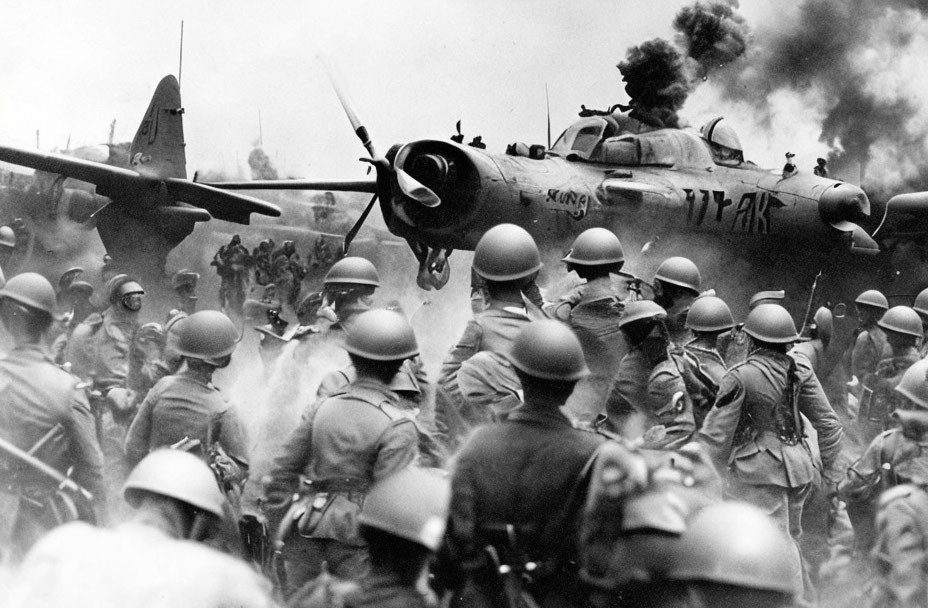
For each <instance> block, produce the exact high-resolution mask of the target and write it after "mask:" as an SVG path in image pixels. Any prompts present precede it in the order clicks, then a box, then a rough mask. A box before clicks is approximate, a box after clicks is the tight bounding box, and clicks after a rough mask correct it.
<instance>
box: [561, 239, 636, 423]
mask: <svg viewBox="0 0 928 608" xmlns="http://www.w3.org/2000/svg"><path fill="white" fill-rule="evenodd" d="M561 261H562V262H564V263H566V264H567V270H568V272H570V271H573V272H576V273H577V276H579V277H580V278H581V279H583V280H584V281H585V283H584V284H583V285H581V286H579V287H577V288H576V289H574V290H573V291H572V292H571V293H569V294H567V295H566V296H564V297H562V298H560V299H559V300H558V301H557V302H556V303H554V304H553V305H552V306H551V307H550V309H549V310H548V313H549V315H551V316H554V317H555V318H557V319H560V320H562V321H565V322H568V323H570V325H571V327H573V328H574V331H575V332H576V334H577V337H578V338H580V344H581V345H583V352H584V355H585V356H586V363H587V366H588V367H589V368H590V375H589V376H587V377H586V378H584V379H583V380H581V381H580V382H579V383H578V387H577V390H576V391H575V392H574V394H573V395H572V396H571V398H570V400H568V402H567V409H568V411H569V412H570V415H571V417H572V418H575V419H579V420H580V421H583V422H592V421H593V420H594V419H595V418H596V417H597V416H598V415H599V413H600V408H601V404H602V403H603V401H605V399H606V396H607V395H608V392H609V389H610V388H611V386H612V378H613V376H614V375H615V369H616V367H617V366H618V364H619V361H620V360H621V359H622V357H623V356H624V355H625V353H626V352H627V351H628V346H627V345H626V343H625V340H624V339H623V337H622V333H621V332H620V331H619V323H618V321H619V317H620V316H621V315H622V311H623V310H625V302H624V301H625V300H626V299H628V295H627V294H622V293H619V292H618V291H617V290H616V289H615V287H614V286H613V284H612V275H613V274H623V273H621V272H620V270H621V268H622V265H623V264H624V262H625V253H624V252H623V251H622V244H621V243H620V242H619V239H618V237H616V236H615V234H613V233H612V232H610V231H609V230H606V229H605V228H589V229H587V230H585V231H584V232H583V233H581V234H580V236H578V237H577V238H576V240H574V243H573V245H571V247H570V251H569V252H568V253H567V255H566V256H565V257H564V258H563V259H562V260H561Z"/></svg>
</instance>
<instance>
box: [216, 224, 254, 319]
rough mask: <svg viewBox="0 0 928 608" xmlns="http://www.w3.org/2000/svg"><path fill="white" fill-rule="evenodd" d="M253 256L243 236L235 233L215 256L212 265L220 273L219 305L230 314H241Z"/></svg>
mask: <svg viewBox="0 0 928 608" xmlns="http://www.w3.org/2000/svg"><path fill="white" fill-rule="evenodd" d="M251 263H252V260H251V256H250V255H249V254H248V249H246V248H245V246H244V245H242V237H240V236H239V235H237V234H236V235H233V237H232V240H231V241H229V244H228V245H223V246H222V247H220V248H219V251H217V252H216V255H214V256H213V261H212V262H210V266H215V267H216V274H218V275H219V279H220V285H219V306H220V308H222V310H224V311H226V313H227V314H230V315H241V314H242V305H243V304H244V303H245V285H246V283H247V282H248V269H249V268H250V267H251Z"/></svg>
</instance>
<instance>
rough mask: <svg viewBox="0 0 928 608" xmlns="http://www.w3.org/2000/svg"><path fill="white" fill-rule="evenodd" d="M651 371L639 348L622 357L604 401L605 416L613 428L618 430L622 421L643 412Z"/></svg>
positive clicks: (649, 364)
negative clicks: (637, 412)
mask: <svg viewBox="0 0 928 608" xmlns="http://www.w3.org/2000/svg"><path fill="white" fill-rule="evenodd" d="M651 370H652V366H651V363H650V362H649V361H648V358H647V357H646V356H645V353H644V351H643V350H641V349H640V348H633V349H632V350H630V351H629V352H628V354H626V355H625V356H624V357H622V360H621V361H620V362H619V368H618V370H616V374H615V380H614V381H613V384H612V390H611V391H610V392H609V396H608V397H607V399H606V414H607V415H608V417H609V420H610V421H611V423H612V424H613V426H614V428H616V429H618V428H620V427H621V424H622V421H623V420H625V419H627V418H628V417H629V416H631V415H632V414H633V413H635V412H636V411H642V412H643V411H644V410H645V404H646V403H647V401H648V379H649V378H650V375H651Z"/></svg>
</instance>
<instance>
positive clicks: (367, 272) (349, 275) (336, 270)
mask: <svg viewBox="0 0 928 608" xmlns="http://www.w3.org/2000/svg"><path fill="white" fill-rule="evenodd" d="M322 283H323V284H324V285H331V284H332V283H350V284H352V285H373V286H374V287H380V276H379V275H378V274H377V269H376V268H375V267H374V265H373V264H371V263H370V262H369V261H368V260H366V259H364V258H362V257H357V256H350V257H347V258H342V259H340V260H339V261H337V262H335V263H334V264H332V267H331V268H329V271H328V272H327V273H325V279H323V281H322Z"/></svg>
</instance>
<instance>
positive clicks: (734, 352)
mask: <svg viewBox="0 0 928 608" xmlns="http://www.w3.org/2000/svg"><path fill="white" fill-rule="evenodd" d="M785 299H786V292H785V291H783V290H782V289H766V290H763V291H758V292H757V293H755V294H754V295H753V296H751V299H750V300H749V301H748V310H749V311H751V310H754V309H755V308H757V307H758V306H760V305H761V304H780V305H781V306H782V305H783V301H784V300H785ZM743 328H744V323H739V324H738V325H736V326H735V328H734V329H733V330H732V332H731V334H729V335H727V336H723V337H722V348H721V352H722V354H723V356H724V357H725V363H726V364H727V365H728V366H729V367H731V366H732V365H735V364H737V363H742V362H743V361H744V360H745V359H747V358H748V348H749V346H748V342H749V340H748V336H747V334H745V333H744V330H743Z"/></svg>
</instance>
